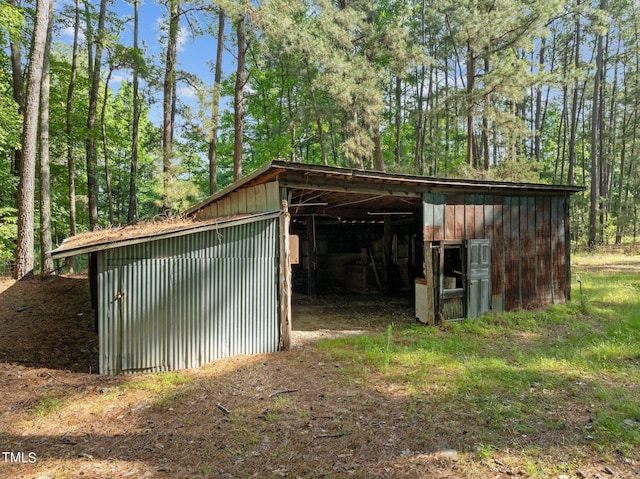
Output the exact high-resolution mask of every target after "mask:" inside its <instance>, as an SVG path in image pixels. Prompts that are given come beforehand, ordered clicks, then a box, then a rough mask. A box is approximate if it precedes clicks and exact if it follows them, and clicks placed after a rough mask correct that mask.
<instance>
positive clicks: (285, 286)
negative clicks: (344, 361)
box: [279, 200, 291, 350]
mask: <svg viewBox="0 0 640 479" xmlns="http://www.w3.org/2000/svg"><path fill="white" fill-rule="evenodd" d="M290 219H291V217H290V215H289V208H288V205H287V200H282V215H281V216H280V224H279V227H280V268H279V269H280V282H279V283H280V285H279V288H280V294H279V297H280V349H281V350H288V349H290V348H291V252H290V249H289V222H290Z"/></svg>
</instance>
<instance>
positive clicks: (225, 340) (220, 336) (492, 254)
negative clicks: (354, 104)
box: [52, 161, 580, 374]
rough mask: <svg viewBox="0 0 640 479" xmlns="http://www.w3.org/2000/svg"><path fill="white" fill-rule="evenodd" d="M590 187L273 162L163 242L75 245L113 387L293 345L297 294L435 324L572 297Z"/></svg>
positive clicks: (160, 237)
mask: <svg viewBox="0 0 640 479" xmlns="http://www.w3.org/2000/svg"><path fill="white" fill-rule="evenodd" d="M577 191H580V188H576V187H567V186H553V185H541V184H523V183H504V182H491V181H472V180H453V179H441V178H426V177H419V176H412V175H394V174H388V173H381V172H365V171H359V170H352V169H345V168H337V167H328V166H319V165H307V164H300V163H290V162H284V161H272V162H271V163H269V164H267V165H265V166H264V167H262V168H260V169H258V170H256V171H254V172H253V173H251V174H250V175H248V176H246V177H245V178H243V179H242V180H241V181H239V182H237V183H235V184H233V185H231V186H229V187H228V188H226V189H224V190H221V191H220V192H218V193H216V194H214V195H212V196H211V197H209V198H207V199H206V200H204V201H203V202H201V203H199V204H198V205H196V206H194V207H192V208H191V209H189V210H188V211H187V212H185V215H186V216H187V217H188V218H189V219H190V220H192V221H190V222H188V223H187V224H186V225H180V226H176V227H174V228H171V227H169V228H168V229H166V230H161V231H159V232H153V233H141V232H139V231H137V232H136V230H135V229H134V230H133V232H132V233H130V234H127V235H123V236H122V237H116V238H106V239H105V238H103V239H102V240H97V241H96V240H91V239H90V238H87V239H80V240H79V241H76V242H69V243H67V242H65V243H63V245H61V247H60V248H58V249H57V250H55V251H54V252H53V254H52V256H53V257H54V258H60V257H66V256H71V255H75V254H80V253H89V255H90V264H91V268H90V278H91V282H92V288H91V289H92V299H93V301H94V307H95V309H96V318H97V326H98V333H99V336H100V372H101V373H103V374H118V373H131V372H142V371H164V370H172V369H180V368H186V367H196V366H200V365H202V364H205V363H207V362H209V361H212V360H215V359H217V358H221V357H224V356H230V355H235V354H240V353H242V354H252V353H264V352H271V351H276V350H278V349H286V348H288V347H289V346H290V333H291V315H292V311H291V296H292V294H293V293H294V292H299V293H303V294H306V295H310V296H313V295H316V294H321V293H323V292H331V291H335V290H336V289H340V290H341V291H343V292H347V293H348V294H363V293H365V294H366V293H369V294H381V293H383V294H388V295H391V294H396V295H398V294H399V295H404V296H406V297H407V300H408V301H415V307H416V317H417V318H418V319H419V320H421V321H423V322H425V323H429V324H434V323H436V322H438V321H445V320H455V319H460V318H464V317H476V316H479V315H481V314H483V313H485V312H487V311H489V310H494V311H502V310H513V309H518V308H535V307H541V306H544V305H547V304H550V303H557V302H562V301H564V300H565V299H567V298H569V295H570V281H569V279H570V261H569V254H570V253H569V244H568V242H569V221H568V215H569V198H570V195H571V194H573V193H575V192H577Z"/></svg>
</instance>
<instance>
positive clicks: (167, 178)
mask: <svg viewBox="0 0 640 479" xmlns="http://www.w3.org/2000/svg"><path fill="white" fill-rule="evenodd" d="M179 15H180V0H170V2H169V37H168V40H167V53H166V60H165V70H164V84H163V100H162V186H163V188H162V212H163V213H164V214H165V215H167V216H171V213H172V211H171V210H172V204H171V203H172V202H171V195H170V193H169V188H170V183H171V160H172V159H173V143H172V142H173V110H174V108H173V97H174V93H175V92H174V90H175V86H176V62H177V55H178V31H179V27H180V16H179Z"/></svg>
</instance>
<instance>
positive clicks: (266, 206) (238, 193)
mask: <svg viewBox="0 0 640 479" xmlns="http://www.w3.org/2000/svg"><path fill="white" fill-rule="evenodd" d="M279 209H280V189H279V186H278V182H277V181H270V182H268V183H263V184H260V185H255V186H246V187H244V188H240V189H238V190H235V191H233V192H231V193H230V194H229V195H227V196H225V197H223V198H221V199H220V200H218V201H216V202H214V203H211V204H209V205H207V206H206V207H204V208H203V209H202V210H201V211H199V212H198V213H197V214H196V216H197V218H198V219H200V220H205V219H209V218H219V217H223V216H229V215H235V214H238V213H267V212H270V211H278V210H279Z"/></svg>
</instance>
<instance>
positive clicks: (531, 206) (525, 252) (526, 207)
mask: <svg viewBox="0 0 640 479" xmlns="http://www.w3.org/2000/svg"><path fill="white" fill-rule="evenodd" d="M530 199H531V200H532V201H531V202H529V200H530ZM531 220H533V221H531ZM535 259H536V258H535V203H534V202H533V198H526V197H521V198H520V272H519V274H520V298H521V303H520V304H521V307H522V308H525V309H527V308H534V307H536V306H537V299H536V284H535V279H536V273H535Z"/></svg>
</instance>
